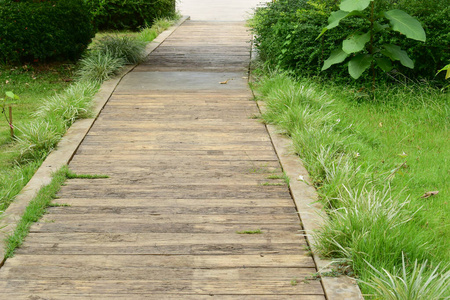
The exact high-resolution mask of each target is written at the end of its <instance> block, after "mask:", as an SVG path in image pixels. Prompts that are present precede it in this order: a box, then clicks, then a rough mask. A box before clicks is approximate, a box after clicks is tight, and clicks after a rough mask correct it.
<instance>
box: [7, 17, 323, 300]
mask: <svg viewBox="0 0 450 300" xmlns="http://www.w3.org/2000/svg"><path fill="white" fill-rule="evenodd" d="M249 41H250V34H249V33H248V32H247V30H246V27H245V26H244V23H242V22H200V21H189V22H186V23H184V25H183V26H181V27H180V28H179V29H178V30H177V31H175V33H174V34H173V35H172V36H170V37H169V38H168V39H167V40H166V41H165V42H164V43H163V44H162V45H161V46H160V47H159V48H158V49H157V50H156V51H154V52H153V53H152V54H151V55H150V56H149V57H148V60H147V61H146V62H145V63H143V64H141V65H139V66H137V67H136V68H135V70H134V71H133V72H131V73H129V74H128V75H127V76H125V77H124V78H123V80H122V82H121V83H120V84H119V85H118V87H117V88H116V91H115V92H114V94H113V96H112V97H111V99H110V101H109V102H108V104H107V105H106V106H105V108H104V109H103V111H102V113H101V114H100V116H99V118H98V119H97V121H96V122H95V124H94V125H93V127H92V129H91V130H90V132H89V134H88V135H87V136H86V138H85V140H84V141H83V143H82V144H81V146H80V147H79V149H78V151H77V153H76V155H75V156H74V158H73V160H72V161H71V163H70V168H71V169H72V170H73V171H75V172H76V173H81V174H104V175H108V176H109V178H104V179H73V180H69V181H68V182H67V185H66V186H63V187H62V190H61V191H60V193H59V198H58V199H57V200H56V201H55V202H56V203H58V204H61V205H64V206H59V207H52V208H49V209H48V214H47V215H45V217H44V218H43V219H42V220H41V221H40V222H39V223H37V224H35V225H33V227H32V229H31V232H30V235H29V236H28V237H27V239H26V241H25V243H24V245H23V247H21V248H20V249H18V250H17V252H16V256H15V257H14V258H11V259H8V260H7V261H6V263H5V265H4V267H3V268H2V269H1V270H0V299H206V298H208V299H209V298H210V297H211V296H217V297H218V298H221V299H304V300H319V299H325V296H324V291H323V289H322V285H321V283H320V281H316V280H305V277H308V276H310V275H311V274H313V273H315V272H316V271H317V270H316V268H315V264H314V261H313V259H312V258H311V256H310V255H309V254H308V251H307V243H306V241H305V238H304V236H303V233H304V232H303V231H302V228H301V226H300V221H299V217H298V213H297V211H296V209H295V205H294V202H293V201H292V198H291V195H290V193H289V188H288V186H287V185H286V184H285V182H284V180H283V179H282V177H283V176H282V175H283V174H282V171H281V168H280V164H279V161H278V158H277V156H276V154H275V152H274V149H273V146H272V143H271V140H270V137H269V136H268V133H267V131H266V129H265V127H264V125H263V124H261V123H260V122H259V121H258V120H255V119H253V118H252V116H253V115H254V114H257V113H258V108H257V106H256V103H255V102H253V101H252V99H251V92H250V91H249V89H248V86H247V79H246V77H247V71H248V64H249V60H250V53H249V52H250V42H249ZM256 230H260V233H255V234H245V233H244V231H250V232H251V231H256Z"/></svg>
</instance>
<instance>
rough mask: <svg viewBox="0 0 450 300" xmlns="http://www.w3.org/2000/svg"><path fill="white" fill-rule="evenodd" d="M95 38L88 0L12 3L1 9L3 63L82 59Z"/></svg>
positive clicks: (0, 30)
mask: <svg viewBox="0 0 450 300" xmlns="http://www.w3.org/2000/svg"><path fill="white" fill-rule="evenodd" d="M93 36H94V30H93V25H92V23H91V14H90V13H89V11H88V8H87V6H86V5H85V3H84V0H50V1H45V2H34V1H31V0H27V1H23V0H22V1H20V2H13V1H10V0H9V1H4V3H2V5H1V6H0V61H4V62H5V61H6V62H32V61H34V62H37V61H51V60H67V59H69V60H74V59H78V58H79V57H80V56H81V54H82V52H83V51H84V50H85V49H86V48H87V45H88V44H89V43H90V41H91V39H92V37H93Z"/></svg>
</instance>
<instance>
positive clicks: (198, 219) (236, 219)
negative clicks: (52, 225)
mask: <svg viewBox="0 0 450 300" xmlns="http://www.w3.org/2000/svg"><path fill="white" fill-rule="evenodd" d="M59 200H60V201H61V202H63V203H64V200H65V198H62V199H59ZM111 217H112V216H111V214H107V213H95V212H89V214H70V213H64V214H51V215H50V214H47V215H44V217H43V222H63V221H67V222H68V223H70V222H71V221H73V220H76V221H85V222H88V221H92V220H96V221H98V222H101V221H102V220H107V219H108V218H111ZM113 217H114V219H115V220H116V222H132V221H140V222H144V221H145V220H149V221H151V222H152V223H166V222H167V221H168V220H170V222H171V223H173V224H175V223H186V222H190V223H191V224H196V223H218V224H220V223H227V224H243V225H248V226H246V227H247V228H256V227H258V226H261V225H264V224H293V223H294V224H298V220H299V219H298V215H297V214H295V215H294V214H276V215H274V214H271V215H238V214H236V215H219V214H217V215H203V214H202V215H173V214H171V215H164V214H158V215H152V216H151V219H149V216H148V215H136V214H123V213H122V214H114V215H113Z"/></svg>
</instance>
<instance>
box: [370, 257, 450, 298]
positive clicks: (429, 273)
mask: <svg viewBox="0 0 450 300" xmlns="http://www.w3.org/2000/svg"><path fill="white" fill-rule="evenodd" d="M427 263H428V262H427V261H425V262H424V263H423V264H422V265H419V263H418V261H417V260H415V261H414V266H413V268H412V270H410V271H408V269H409V267H408V266H407V263H406V262H405V257H404V256H402V269H401V272H397V270H396V269H395V268H394V270H393V272H389V271H388V270H386V269H384V268H383V269H382V271H379V270H377V269H376V268H374V267H373V266H372V265H371V264H370V263H368V265H369V266H370V268H372V270H373V273H372V278H371V280H370V281H369V282H363V283H364V284H367V285H368V286H370V287H371V288H372V289H373V294H374V295H373V296H374V297H375V299H383V300H406V299H407V300H422V299H427V300H440V299H450V270H449V268H448V267H444V268H442V270H440V268H439V267H440V266H439V265H438V266H436V267H435V268H434V269H433V268H431V266H428V265H427Z"/></svg>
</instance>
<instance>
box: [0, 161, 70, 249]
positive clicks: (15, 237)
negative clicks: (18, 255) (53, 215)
mask: <svg viewBox="0 0 450 300" xmlns="http://www.w3.org/2000/svg"><path fill="white" fill-rule="evenodd" d="M67 171H68V168H67V166H65V167H62V168H61V169H60V170H58V171H57V172H56V173H55V174H53V179H52V181H51V183H50V184H48V185H46V186H44V187H43V188H41V189H40V190H39V192H38V193H37V195H36V196H35V197H34V198H33V200H31V202H30V203H29V204H28V206H27V208H26V210H25V212H24V214H23V216H22V218H21V220H20V221H19V223H18V224H17V227H16V229H15V231H14V232H13V233H12V234H11V235H9V236H8V237H7V239H6V251H5V258H10V257H12V256H13V255H14V250H15V249H16V248H18V247H20V246H21V245H22V243H23V240H24V238H25V237H26V236H27V235H28V232H29V230H30V227H31V225H32V224H33V223H34V222H37V221H38V220H39V219H40V218H41V217H42V215H43V214H44V213H45V208H46V207H47V206H48V205H49V204H50V202H51V201H52V200H53V199H54V197H55V195H56V193H57V192H58V191H59V189H60V186H61V184H62V183H64V181H65V180H66V174H67Z"/></svg>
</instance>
